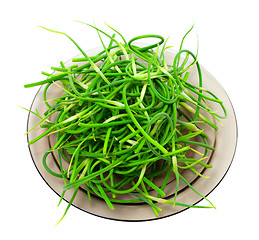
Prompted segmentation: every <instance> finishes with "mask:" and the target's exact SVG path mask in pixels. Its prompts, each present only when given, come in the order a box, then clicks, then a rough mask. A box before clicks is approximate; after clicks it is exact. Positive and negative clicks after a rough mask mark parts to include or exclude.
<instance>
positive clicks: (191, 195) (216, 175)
mask: <svg viewBox="0 0 259 240" xmlns="http://www.w3.org/2000/svg"><path fill="white" fill-rule="evenodd" d="M100 50H101V49H100V48H95V49H91V50H89V51H86V53H87V55H88V56H93V55H96V53H98V52H100ZM175 54H176V52H174V51H172V50H167V51H166V60H167V62H168V63H170V62H172V61H173V59H174V56H175ZM76 57H80V56H76ZM71 64H74V63H72V60H69V61H67V62H66V63H65V65H66V66H69V65H71ZM201 71H202V78H203V87H204V88H205V89H208V90H210V91H212V92H213V93H214V94H215V95H216V96H217V97H218V98H219V99H221V100H222V101H223V103H224V106H225V108H226V111H227V113H228V117H227V118H226V119H223V120H221V123H222V125H221V124H220V123H219V122H217V121H215V120H213V119H211V120H212V121H213V123H214V124H215V125H217V126H218V127H219V128H218V130H217V131H214V130H213V129H212V128H209V127H208V129H205V130H206V132H207V133H208V135H209V139H208V143H209V144H210V145H212V146H214V147H215V149H216V150H215V151H214V152H211V153H210V155H209V159H208V161H209V163H210V164H211V165H212V166H213V167H212V168H204V169H203V168H201V169H199V170H198V171H199V172H201V173H202V174H203V175H206V176H209V178H207V179H205V178H202V177H197V175H194V174H192V172H191V171H185V172H183V173H182V174H183V176H184V177H185V178H186V179H187V180H188V181H189V182H190V183H192V186H193V187H194V188H195V189H196V190H197V191H198V192H200V193H201V194H202V195H204V196H208V195H209V193H211V192H212V191H213V190H214V189H215V188H216V187H217V186H218V184H219V183H220V182H221V180H222V179H223V177H224V176H225V174H226V173H227V171H228V169H229V167H230V165H231V163H232V160H233V157H234V153H235V149H236V144H237V122H236V117H235V113H234V109H233V106H232V104H231V101H230V99H229V97H228V95H227V93H226V92H225V90H224V89H223V87H222V86H221V85H220V84H219V82H218V81H217V80H216V79H215V78H214V77H213V76H212V74H210V73H209V72H208V71H207V70H206V69H205V68H203V67H202V66H201ZM189 72H190V76H189V79H191V81H192V83H194V84H197V82H198V75H197V70H196V68H194V67H193V68H191V69H190V70H189ZM43 90H44V86H42V87H40V89H39V90H38V92H37V93H36V95H35V97H34V99H33V102H32V105H31V108H30V110H32V111H35V110H36V109H37V111H38V112H39V114H43V113H44V111H46V110H47V108H46V106H45V104H44V103H43V97H42V93H43ZM61 91H62V90H61V89H60V88H58V87H55V86H53V87H52V89H50V90H49V91H48V99H52V98H55V97H57V96H59V95H60V94H62V92H61ZM211 107H212V108H213V109H215V110H217V109H218V108H219V107H218V105H217V104H215V103H212V104H211ZM218 111H220V109H218ZM206 117H210V116H206ZM38 120H39V119H38V117H36V116H35V115H33V114H31V113H29V115H28V123H27V129H28V130H29V129H31V128H32V127H33V126H34V125H35V124H36V123H37V122H38ZM44 131H45V130H44V129H42V128H40V129H37V130H36V131H31V132H29V133H28V134H27V140H28V142H29V141H31V140H32V139H34V138H35V137H36V136H38V135H39V134H41V133H42V132H44ZM53 139H54V138H53V136H52V135H50V136H47V137H44V138H42V139H41V140H39V141H37V142H35V143H34V144H32V145H30V146H29V151H30V154H31V157H32V160H33V162H34V164H35V167H36V168H37V170H38V172H39V174H40V175H41V177H42V178H43V180H44V181H45V182H46V184H48V186H49V187H50V188H51V189H52V190H53V191H54V192H55V193H56V194H58V196H61V193H62V189H63V185H64V183H63V180H62V179H60V178H56V177H54V176H52V175H50V174H49V173H48V172H47V171H46V170H45V168H44V167H43V164H42V156H43V155H44V153H45V152H46V151H47V150H48V149H49V148H51V146H53V144H54V140H53ZM197 150H198V149H197ZM47 164H48V166H49V168H51V169H52V170H53V171H56V172H60V171H59V167H58V162H57V161H56V156H55V154H54V153H52V154H49V157H48V159H47ZM162 177H163V176H160V179H159V178H158V179H157V181H158V184H159V181H161V178H162ZM174 186H175V180H174V178H172V179H170V181H169V183H168V184H167V186H166V189H165V192H166V194H167V196H168V199H169V200H172V199H173V195H174V189H175V187H174ZM72 194H73V189H71V190H69V191H67V192H66V194H65V196H64V200H65V201H67V202H69V200H70V198H71V197H72ZM202 199H203V198H202V197H200V196H199V195H197V194H196V193H195V192H193V191H192V190H191V189H190V188H189V187H186V186H185V185H184V184H183V183H181V184H180V186H179V192H178V195H177V202H181V203H185V204H188V205H196V204H198V203H199V202H200V201H201V200H202ZM58 200H59V199H57V201H58ZM204 204H207V203H206V202H205V201H204ZM215 204H216V203H215ZM72 205H73V206H74V207H77V208H79V209H81V210H82V211H85V212H87V213H90V214H93V215H96V216H99V217H103V218H108V219H113V220H122V221H147V220H154V219H161V218H164V217H168V216H172V215H174V214H176V213H180V212H182V211H184V210H186V209H188V208H187V207H181V206H174V207H173V206H172V205H167V204H160V203H157V206H158V207H160V208H162V209H163V211H162V212H160V213H159V216H158V217H157V216H156V215H155V214H154V212H153V210H152V208H151V207H150V206H149V205H147V204H115V203H114V207H115V209H114V210H111V209H109V207H108V206H107V204H106V203H105V201H104V200H102V199H100V198H98V197H96V196H94V195H93V196H92V199H91V201H89V200H88V197H87V194H86V192H85V190H84V189H82V188H80V189H79V191H78V193H77V196H76V198H75V199H74V201H73V204H72ZM196 211H199V210H198V209H197V210H196ZM207 211H211V210H209V209H208V210H207Z"/></svg>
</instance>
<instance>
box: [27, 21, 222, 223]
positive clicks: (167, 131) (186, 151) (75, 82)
mask: <svg viewBox="0 0 259 240" xmlns="http://www.w3.org/2000/svg"><path fill="white" fill-rule="evenodd" d="M83 24H85V23H83ZM86 25H88V26H90V27H92V28H94V29H96V31H97V33H98V35H99V38H100V41H101V44H102V46H103V50H100V52H99V53H98V54H97V55H96V56H88V55H87V54H86V53H85V51H84V50H83V49H82V48H81V47H80V46H78V44H77V43H76V42H75V41H74V40H73V39H72V38H71V37H70V36H68V35H67V34H65V33H63V32H58V31H53V30H50V29H47V28H44V29H46V30H48V31H51V32H54V33H58V34H63V35H64V36H66V37H67V38H69V39H70V40H71V41H72V43H73V44H74V45H75V46H76V47H77V48H78V50H79V51H80V53H81V54H82V57H81V58H74V59H73V62H74V65H72V66H68V67H67V66H65V64H64V63H63V62H62V61H61V62H60V67H52V70H54V72H53V73H52V74H49V73H45V72H43V74H44V75H46V76H47V78H46V79H45V80H43V81H39V82H36V83H29V84H27V85H25V87H26V88H28V87H34V86H41V85H42V86H43V87H44V96H43V97H44V100H45V101H44V102H45V104H46V106H47V107H48V110H47V111H46V112H45V114H44V116H40V115H39V114H38V112H37V111H36V112H33V111H32V110H29V111H30V112H31V113H32V114H35V115H37V116H38V117H39V122H38V124H36V125H35V126H34V127H33V128H32V129H30V130H29V131H32V130H34V129H35V128H36V127H37V126H40V127H42V128H46V131H45V132H44V133H42V134H40V135H39V136H37V137H36V138H34V139H33V140H31V141H30V142H29V143H28V144H29V145H31V144H33V143H35V142H36V141H38V140H39V139H41V138H43V137H48V136H49V135H50V134H55V135H56V139H57V140H56V144H54V146H52V147H51V148H50V149H49V150H48V151H47V152H46V153H45V154H44V156H43V160H42V163H43V165H44V167H45V169H46V170H47V171H48V172H49V173H50V174H52V175H54V176H56V177H57V178H62V179H63V180H64V188H63V193H62V196H61V200H62V199H63V197H64V195H65V193H66V191H67V190H69V189H74V194H73V197H72V198H71V199H70V202H69V204H68V206H67V209H66V211H65V213H64V215H63V217H64V216H65V215H66V213H67V210H68V209H69V207H70V205H71V204H72V202H73V200H74V198H75V197H76V194H77V192H78V190H79V188H80V187H82V188H84V189H86V191H87V194H88V198H89V200H91V196H92V195H96V196H99V197H101V198H102V199H103V200H104V201H105V202H106V203H107V205H108V207H109V208H110V209H114V208H115V207H116V206H115V205H116V203H120V204H127V203H137V202H143V201H144V202H146V204H149V205H150V207H151V208H152V209H153V211H154V214H156V215H157V216H158V215H159V212H160V211H162V209H161V208H160V207H158V206H157V205H156V203H157V202H158V203H163V204H171V205H172V207H174V206H175V205H179V206H184V207H195V208H214V205H213V204H212V203H211V202H210V201H209V200H208V199H207V198H206V197H204V196H202V195H201V194H200V193H198V192H197V191H196V190H195V189H194V188H193V187H192V185H191V184H190V183H189V182H188V181H187V180H186V179H185V178H184V177H183V174H182V173H181V172H183V171H187V170H188V171H192V172H194V173H195V174H197V175H198V176H199V177H204V176H203V175H202V174H201V173H199V172H198V171H197V170H196V168H195V167H196V166H198V165H199V166H202V167H204V168H210V167H212V166H211V165H210V164H209V163H207V162H206V161H207V160H208V159H207V153H208V151H213V150H214V147H213V146H210V145H208V143H207V137H208V136H207V134H206V132H204V130H203V129H201V127H200V125H201V124H200V123H202V124H208V125H209V126H210V127H211V128H214V129H215V130H217V128H218V127H217V126H216V125H215V124H214V123H213V122H212V121H211V120H209V119H208V117H206V114H207V115H210V116H212V117H213V118H214V119H216V120H217V121H219V119H220V118H225V117H226V116H227V113H226V110H225V108H224V106H223V103H222V101H220V100H219V99H218V98H217V97H216V96H215V95H214V94H213V93H212V92H210V91H208V90H206V89H204V88H203V85H202V75H201V69H200V65H199V63H198V60H197V56H196V55H195V54H194V53H192V52H191V51H189V50H186V49H183V42H184V39H185V38H186V36H187V35H188V33H189V32H190V31H191V30H192V28H191V29H190V30H189V31H188V32H187V33H186V35H185V36H184V37H183V39H182V42H181V46H180V48H179V51H178V52H177V54H176V56H175V58H174V61H173V62H170V63H168V62H167V61H166V58H165V52H166V51H168V50H167V49H168V48H170V47H168V46H167V45H166V42H167V41H166V40H165V39H164V38H163V37H162V36H159V35H153V34H150V35H142V36H137V37H135V38H132V39H131V40H129V41H127V40H125V38H124V37H123V36H122V35H121V33H119V32H118V31H116V30H115V29H113V28H111V27H110V28H111V29H112V30H113V31H114V35H112V36H111V35H109V34H107V33H106V32H104V31H102V30H101V29H99V28H97V27H96V26H92V25H89V24H86ZM103 36H105V37H106V38H107V37H108V38H109V44H108V45H105V43H104V41H103ZM115 36H116V37H117V36H118V37H120V38H121V39H122V41H119V40H117V39H116V37H115ZM147 38H153V39H157V43H155V44H151V45H145V46H138V45H137V44H136V41H137V40H143V41H145V40H147ZM82 62H83V65H82V66H78V63H82ZM190 68H197V73H198V76H199V85H198V86H195V85H193V84H192V82H191V81H189V72H188V71H189V69H190ZM52 84H55V85H56V86H58V87H59V88H61V89H62V90H63V95H61V96H57V97H56V98H55V99H51V101H52V102H54V103H53V104H51V101H50V100H49V99H47V92H48V89H49V87H50V86H51V85H52ZM211 101H213V102H216V103H217V104H219V105H220V106H221V108H222V109H223V112H224V115H223V116H220V115H219V114H218V113H216V112H215V111H214V110H213V109H211V108H210V105H209V102H211ZM204 113H206V114H204ZM54 114H55V115H56V116H57V117H56V118H55V121H50V120H49V119H50V117H51V116H52V115H54ZM196 146H199V147H202V148H203V149H204V151H203V152H202V153H200V152H198V155H199V156H200V157H199V158H192V157H189V155H190V153H197V151H196V150H195V147H196ZM52 151H57V153H58V157H59V165H60V172H59V173H57V172H53V170H51V169H50V168H49V167H48V166H47V163H46V162H47V161H46V159H47V158H48V155H49V154H50V153H51V152H52ZM65 161H67V162H68V164H67V166H68V167H66V168H64V162H65ZM161 175H163V176H164V179H163V183H162V185H160V186H157V185H156V184H155V179H156V178H157V177H159V176H161ZM172 176H174V177H175V181H176V187H175V191H174V195H173V196H172V198H171V200H169V199H170V198H169V199H168V196H166V194H165V192H164V190H165V187H166V185H167V183H168V180H169V178H170V177H172ZM180 181H182V182H184V183H185V184H186V185H187V186H188V187H190V188H191V189H192V190H193V191H194V192H196V193H197V194H199V195H200V196H201V197H202V198H204V199H206V200H207V201H208V202H209V206H196V205H195V206H189V205H186V204H184V203H181V202H178V201H177V193H178V188H179V183H180ZM121 195H127V196H129V198H128V199H125V198H124V199H121V198H120V196H121ZM61 200H60V201H61ZM63 217H62V218H63ZM62 218H61V219H62Z"/></svg>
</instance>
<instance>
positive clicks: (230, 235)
mask: <svg viewBox="0 0 259 240" xmlns="http://www.w3.org/2000/svg"><path fill="white" fill-rule="evenodd" d="M256 3H257V1H251V0H246V1H238V0H236V1H232V0H231V1H226V0H225V1H221V0H218V1H200V0H196V1H193V0H191V1H189V0H185V1H173V0H171V1H163V0H160V1H152V0H149V1H146V0H138V1H135V0H131V1H112V0H110V1H103V0H99V1H86V0H85V1H79V0H73V1H66V0H63V1H54V0H52V1H49V0H45V1H29V0H23V1H18V0H15V1H3V2H2V3H1V8H0V12H1V14H0V26H1V28H0V35H1V37H0V56H1V57H0V61H1V62H0V69H1V74H0V89H1V90H0V100H1V101H0V103H1V113H0V114H1V118H0V121H1V124H0V126H1V145H0V148H1V174H0V180H1V181H0V183H1V197H0V208H1V209H0V219H1V222H2V223H1V225H0V235H3V236H5V237H4V238H3V237H2V236H1V239H17V238H25V237H26V238H27V239H28V238H29V237H35V238H36V239H57V238H59V239H72V238H73V239H76V238H77V239H93V238H95V239H104V238H105V239H114V240H115V239H133V238H134V239H136V238H138V239H141V238H142V239H143V238H145V239H176V238H178V239H205V238H207V239H236V238H237V237H239V239H241V238H242V239H243V238H245V239H259V233H258V214H259V206H258V201H259V199H258V189H259V188H258V176H259V163H258V162H259V158H258V155H257V150H258V141H257V139H258V134H259V131H258V104H257V102H258V89H259V80H258V54H259V48H258V45H259V37H258V23H259V16H258V7H257V4H256ZM73 20H80V21H84V22H88V23H93V20H94V21H95V23H96V24H97V26H99V27H100V28H103V29H107V28H106V27H105V24H104V22H107V23H109V24H110V25H111V26H113V27H114V28H116V29H117V30H119V31H120V32H121V33H123V35H124V36H125V37H126V38H127V39H130V38H132V37H134V36H136V35H140V34H148V33H154V34H161V35H163V36H164V37H168V36H170V40H169V43H170V45H174V46H175V49H177V48H178V47H179V44H180V40H181V37H182V36H183V34H184V33H185V32H186V31H187V30H188V29H189V28H190V27H191V25H192V24H193V23H195V31H194V33H193V34H192V35H190V40H189V41H187V42H186V44H187V45H186V46H187V47H188V46H189V47H190V48H191V49H195V46H196V35H195V32H197V34H198V36H199V43H200V49H199V61H200V64H201V65H202V66H204V67H205V68H206V69H207V70H208V71H209V72H211V73H212V74H213V75H214V76H215V77H216V78H217V79H218V81H219V82H220V83H221V85H222V86H223V87H224V88H225V90H226V92H227V93H228V95H229V97H230V99H231V101H232V103H233V106H234V109H235V112H236V116H237V121H238V130H239V133H238V135H239V136H238V145H237V150H236V154H235V157H234V161H233V163H232V166H231V168H230V170H229V172H228V173H227V175H226V177H225V178H224V179H223V181H222V182H221V183H220V185H219V186H218V187H217V188H216V189H215V190H214V191H213V192H212V193H211V194H210V195H209V199H210V200H211V201H212V202H213V203H214V204H215V205H216V207H217V209H216V210H205V209H188V210H187V211H184V212H182V213H180V214H177V215H175V216H172V217H168V218H165V219H161V220H156V221H149V222H141V223H128V222H119V221H112V220H105V219H102V218H99V217H95V216H92V215H90V214H87V213H85V212H83V211H80V210H78V209H76V208H74V207H71V208H70V210H69V212H68V214H67V216H66V217H65V219H64V220H63V221H62V222H61V224H59V225H58V226H57V227H55V226H54V225H55V223H56V222H57V221H58V220H59V218H60V217H61V215H62V214H63V211H64V210H65V208H66V203H63V204H61V206H59V207H56V205H57V203H58V200H59V198H58V196H57V195H56V194H55V193H54V192H53V191H52V190H51V189H50V188H49V187H48V186H47V185H46V184H45V182H44V181H43V180H42V178H41V177H40V175H39V174H38V172H37V170H36V169H35V167H34V165H33V162H32V160H31V157H30V154H29V151H28V147H27V142H26V136H25V135H24V133H25V131H26V121H27V112H26V111H24V110H22V109H20V108H19V107H17V106H16V105H20V106H23V107H27V108H29V107H30V104H31V101H32V99H33V97H34V95H35V93H36V91H37V89H38V88H31V89H24V88H23V85H24V84H27V83H31V82H36V81H39V80H43V79H44V76H43V75H41V71H50V67H51V66H59V62H60V60H63V61H65V60H68V59H70V58H71V57H72V56H75V55H77V54H78V50H77V49H76V48H75V47H74V45H73V44H72V43H70V42H69V41H68V39H66V38H65V37H64V36H61V35H57V34H53V33H50V32H47V31H45V30H43V29H40V28H38V27H37V26H39V25H42V26H45V27H49V28H51V29H55V30H59V31H65V32H66V33H68V34H69V35H70V36H72V37H73V38H75V40H76V41H77V42H78V43H79V44H80V45H81V47H82V48H83V49H91V48H93V47H96V46H99V45H100V43H99V42H98V36H97V34H96V32H95V31H93V30H92V29H90V28H87V27H86V26H84V25H81V24H79V23H76V22H73ZM188 44H189V45H188Z"/></svg>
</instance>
